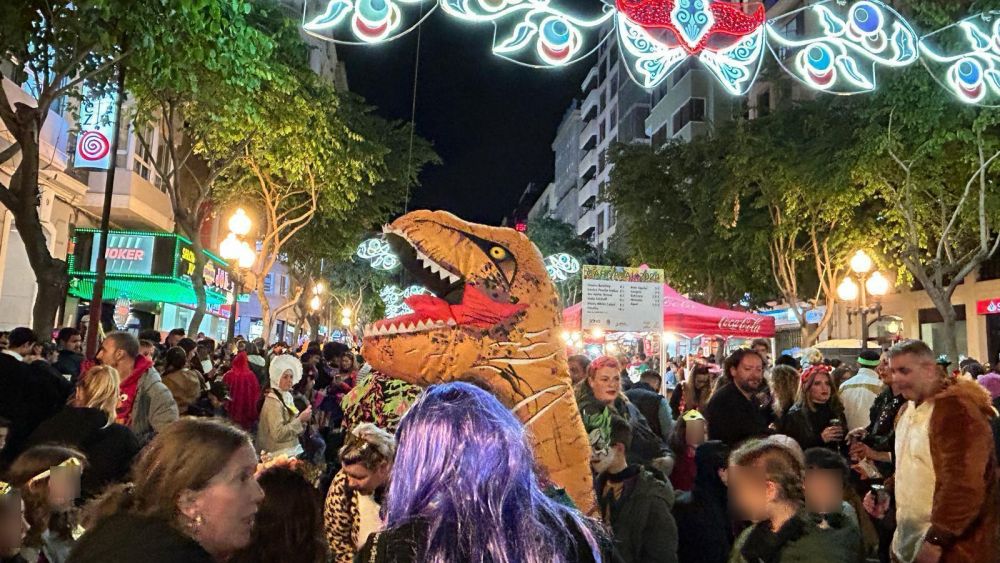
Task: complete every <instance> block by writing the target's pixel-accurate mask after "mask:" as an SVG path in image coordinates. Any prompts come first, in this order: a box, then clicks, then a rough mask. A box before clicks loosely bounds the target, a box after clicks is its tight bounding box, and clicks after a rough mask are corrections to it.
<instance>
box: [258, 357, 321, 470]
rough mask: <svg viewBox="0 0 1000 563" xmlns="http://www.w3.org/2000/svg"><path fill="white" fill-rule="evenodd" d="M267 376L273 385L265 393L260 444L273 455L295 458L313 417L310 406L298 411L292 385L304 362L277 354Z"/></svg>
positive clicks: (299, 374) (298, 377)
mask: <svg viewBox="0 0 1000 563" xmlns="http://www.w3.org/2000/svg"><path fill="white" fill-rule="evenodd" d="M268 375H270V376H271V381H270V383H271V387H270V389H268V390H267V391H266V392H265V393H264V405H263V407H262V408H261V411H260V425H259V426H258V428H257V447H258V448H259V449H261V450H263V451H265V452H267V453H269V454H271V456H272V457H279V456H282V455H287V456H289V457H296V456H298V455H299V454H301V453H302V452H303V449H302V445H301V444H299V437H300V436H302V433H303V432H304V431H305V428H306V427H305V425H306V423H308V422H309V418H310V417H311V416H312V408H311V407H308V406H307V407H306V408H305V409H303V410H301V411H299V409H298V408H297V407H296V406H295V400H294V399H293V397H292V387H293V386H294V385H295V384H296V383H298V382H299V380H300V379H302V362H300V361H299V359H298V358H296V357H295V356H292V355H289V354H281V355H277V356H274V358H272V359H271V365H270V367H269V368H268Z"/></svg>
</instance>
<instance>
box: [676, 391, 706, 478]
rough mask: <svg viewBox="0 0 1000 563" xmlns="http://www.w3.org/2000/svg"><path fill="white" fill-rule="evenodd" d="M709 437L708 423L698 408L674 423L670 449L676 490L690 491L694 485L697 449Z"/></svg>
mask: <svg viewBox="0 0 1000 563" xmlns="http://www.w3.org/2000/svg"><path fill="white" fill-rule="evenodd" d="M707 438H708V424H707V423H706V422H705V417H704V416H702V414H701V413H700V412H698V411H697V410H689V411H687V412H686V413H684V415H683V416H681V417H680V418H679V419H677V424H675V425H674V430H673V434H672V435H671V436H670V449H671V450H673V452H674V459H676V460H677V461H676V462H675V464H674V470H673V471H671V472H670V483H671V484H672V485H673V486H674V490H675V491H690V490H691V488H692V487H694V479H695V473H696V472H697V464H696V463H695V459H694V458H695V455H694V453H695V449H697V448H698V446H700V445H702V444H704V443H705V440H706V439H707Z"/></svg>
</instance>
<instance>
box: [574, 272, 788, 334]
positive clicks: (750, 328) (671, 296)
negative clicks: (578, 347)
mask: <svg viewBox="0 0 1000 563" xmlns="http://www.w3.org/2000/svg"><path fill="white" fill-rule="evenodd" d="M582 323H583V303H577V304H576V305H572V306H570V307H567V308H565V309H563V327H564V328H566V329H567V330H580V329H581V325H582ZM663 330H664V331H669V332H677V333H680V334H683V335H686V336H691V337H694V336H698V335H700V334H704V335H711V336H737V337H743V338H757V337H764V338H770V337H773V336H774V317H770V316H767V315H755V314H753V313H744V312H742V311H730V310H728V309H719V308H717V307H709V306H708V305H703V304H701V303H698V302H695V301H692V300H690V299H688V298H686V297H684V296H683V295H681V294H679V293H677V292H676V291H674V288H672V287H670V286H669V285H667V284H663Z"/></svg>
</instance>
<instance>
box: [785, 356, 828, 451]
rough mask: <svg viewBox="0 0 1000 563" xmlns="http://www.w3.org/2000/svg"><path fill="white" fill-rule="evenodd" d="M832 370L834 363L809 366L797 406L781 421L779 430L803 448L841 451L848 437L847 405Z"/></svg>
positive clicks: (803, 378) (804, 373) (803, 377)
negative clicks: (842, 399)
mask: <svg viewBox="0 0 1000 563" xmlns="http://www.w3.org/2000/svg"><path fill="white" fill-rule="evenodd" d="M830 372H831V368H830V366H827V365H823V364H819V365H813V366H810V367H808V368H806V370H805V371H803V372H802V386H801V387H800V388H799V395H798V398H797V399H796V401H795V405H793V406H792V408H791V409H789V411H788V414H787V415H785V417H784V418H782V419H781V421H780V423H779V424H778V432H779V433H781V434H785V435H787V436H790V437H791V438H792V439H794V440H795V441H796V442H798V443H799V446H801V447H802V449H803V450H808V449H809V448H815V447H826V448H829V449H832V450H839V449H840V444H841V442H842V441H843V439H844V435H845V431H844V426H843V420H844V406H843V405H842V404H841V402H840V397H839V396H838V395H837V388H836V387H834V386H833V382H832V380H831V377H830Z"/></svg>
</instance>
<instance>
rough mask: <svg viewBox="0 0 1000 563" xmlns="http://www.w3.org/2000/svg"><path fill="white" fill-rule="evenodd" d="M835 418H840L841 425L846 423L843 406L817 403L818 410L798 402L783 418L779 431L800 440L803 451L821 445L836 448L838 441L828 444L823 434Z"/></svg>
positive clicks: (797, 440)
mask: <svg viewBox="0 0 1000 563" xmlns="http://www.w3.org/2000/svg"><path fill="white" fill-rule="evenodd" d="M834 418H839V419H840V423H841V425H843V424H844V409H843V407H841V408H838V409H837V410H833V409H831V408H830V407H829V406H828V405H816V410H815V411H810V410H809V409H808V408H806V407H805V406H803V405H802V404H801V403H796V404H795V405H794V406H792V408H791V409H789V410H788V414H786V415H785V416H783V417H782V418H781V423H780V424H779V425H778V431H779V432H781V433H782V434H785V435H786V436H789V437H791V438H792V439H793V440H795V441H796V442H798V443H799V446H801V447H802V450H803V451H805V450H808V449H809V448H819V447H823V448H830V449H833V450H836V449H837V448H838V446H839V443H838V442H832V443H830V444H827V443H826V442H824V441H823V438H822V436H821V434H822V433H823V430H826V428H827V427H828V426H830V421H831V420H832V419H834Z"/></svg>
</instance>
